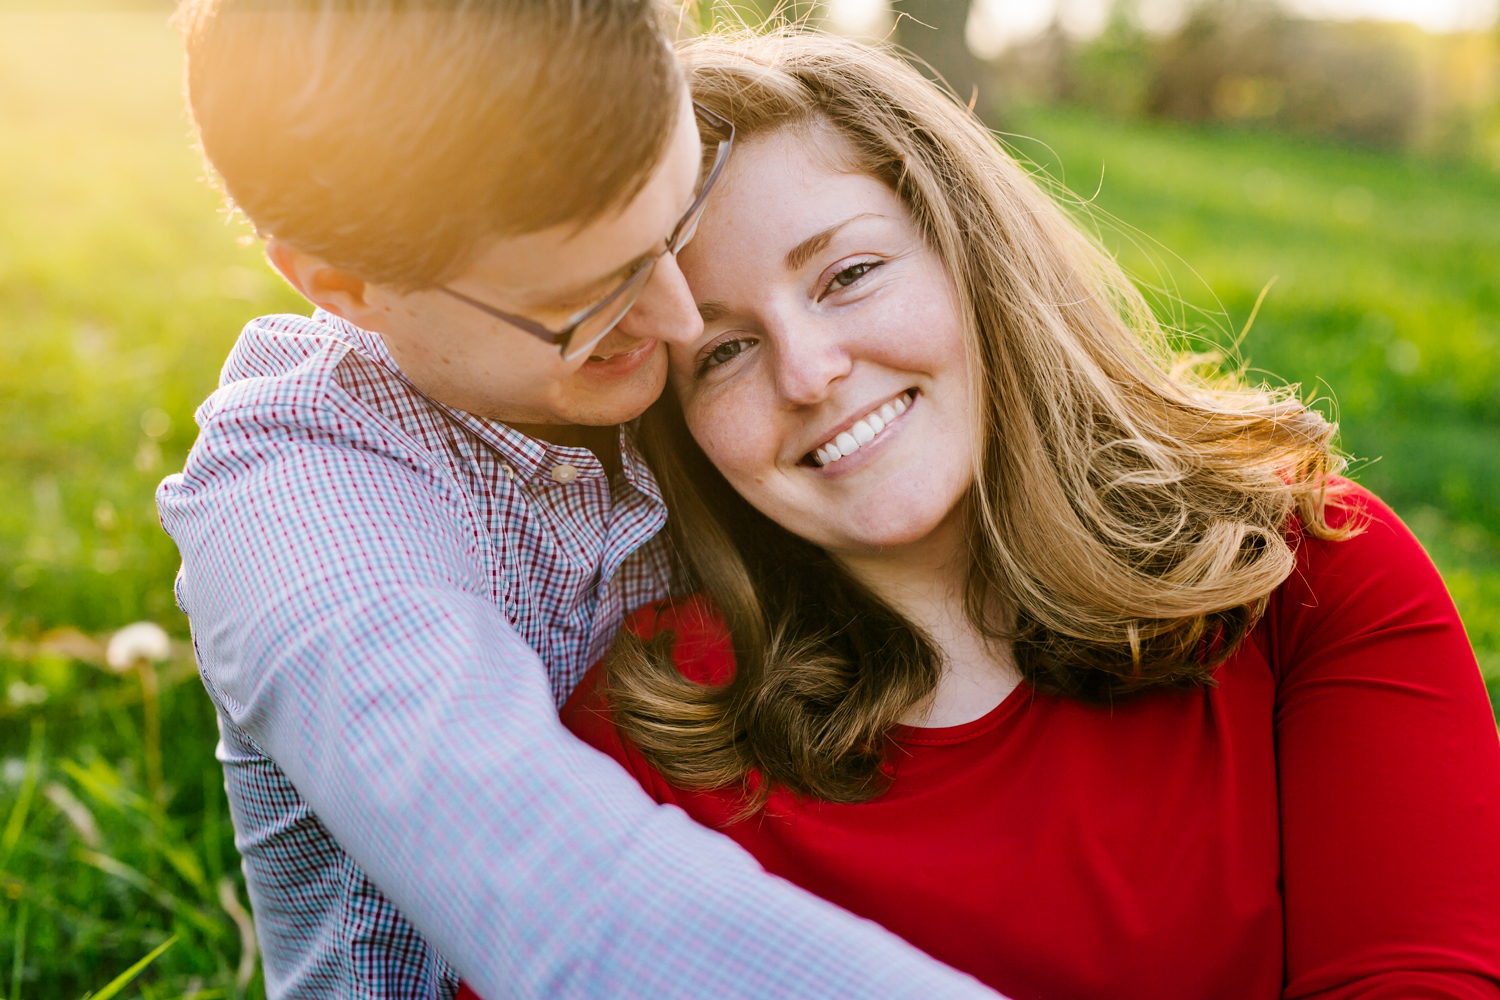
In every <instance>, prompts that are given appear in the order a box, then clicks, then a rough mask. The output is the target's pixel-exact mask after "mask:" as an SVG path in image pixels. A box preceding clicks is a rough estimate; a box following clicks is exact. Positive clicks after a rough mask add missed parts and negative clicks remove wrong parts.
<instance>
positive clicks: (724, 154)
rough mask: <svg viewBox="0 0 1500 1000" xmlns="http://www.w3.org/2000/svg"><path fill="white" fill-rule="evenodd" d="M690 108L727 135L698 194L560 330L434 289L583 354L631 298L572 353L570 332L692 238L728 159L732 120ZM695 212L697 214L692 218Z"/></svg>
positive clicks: (444, 288)
mask: <svg viewBox="0 0 1500 1000" xmlns="http://www.w3.org/2000/svg"><path fill="white" fill-rule="evenodd" d="M693 110H694V111H695V112H697V113H698V114H699V115H701V116H702V117H703V118H704V119H705V120H706V121H707V122H708V124H709V125H710V126H711V127H713V128H717V129H720V130H723V129H728V131H729V135H728V137H727V138H724V139H720V140H719V145H718V149H717V150H716V152H715V153H714V163H713V166H712V167H711V168H710V169H709V172H708V177H707V178H706V179H705V180H704V181H703V186H702V187H701V188H699V190H698V197H696V198H694V199H693V203H692V205H690V206H688V210H687V211H686V212H684V213H682V217H681V218H680V219H678V220H677V225H675V226H673V227H672V233H671V235H670V236H668V237H667V243H666V246H665V247H664V248H663V249H662V250H661V252H660V253H656V254H653V255H652V256H651V257H649V258H648V259H646V260H643V261H641V262H640V263H639V264H637V265H636V266H635V267H633V268H631V270H630V273H629V274H627V275H626V276H625V280H624V281H622V282H620V284H619V286H618V287H617V288H615V290H614V291H612V292H610V293H609V294H608V295H606V296H605V297H604V298H602V299H600V300H599V301H598V302H595V303H594V304H593V305H591V306H588V307H586V308H584V309H582V310H580V311H579V312H576V313H574V314H573V315H572V316H570V317H568V321H567V325H565V326H564V327H563V328H562V329H561V330H552V329H549V328H548V327H545V326H543V325H542V324H541V323H538V322H536V321H535V320H531V319H527V318H526V317H525V316H517V315H515V314H513V313H508V312H505V311H504V310H501V309H496V308H495V307H494V306H492V305H488V304H486V303H484V302H481V301H479V300H478V299H475V298H471V297H469V296H467V295H465V294H464V293H463V292H460V291H456V290H454V289H452V288H449V287H448V286H447V285H439V286H438V287H437V290H438V291H440V292H443V293H445V294H447V295H449V296H452V297H453V298H455V299H457V300H459V301H460V302H463V303H466V304H467V305H470V306H473V307H474V308H475V309H478V310H480V311H481V312H483V313H487V314H488V315H490V316H493V317H495V318H496V319H501V320H504V321H505V322H507V323H509V324H510V325H511V326H514V327H515V328H517V329H518V330H521V331H523V332H525V333H529V334H531V335H532V336H533V337H535V338H537V339H538V340H540V341H542V342H543V343H546V344H554V345H556V346H557V349H558V351H559V352H560V353H561V354H562V357H563V360H564V361H573V360H575V359H577V358H578V357H579V356H580V355H582V354H583V352H584V351H586V350H588V349H589V348H591V347H593V346H594V345H595V344H597V343H599V341H601V340H603V339H604V338H605V337H607V336H608V335H609V333H610V331H611V330H613V329H614V328H615V327H616V326H618V325H619V323H620V320H622V319H624V318H625V316H626V314H627V313H629V312H630V310H631V309H633V308H635V302H633V301H632V302H631V303H630V305H628V306H626V307H625V308H624V309H622V310H621V311H620V315H619V316H616V317H615V321H614V322H613V323H611V324H610V325H609V326H607V327H605V328H604V329H603V330H602V331H600V332H599V335H598V336H596V337H594V338H592V339H591V340H590V341H589V342H588V343H587V344H582V345H580V346H579V347H578V349H577V350H576V351H575V352H574V353H572V354H569V352H568V349H569V347H571V346H572V341H573V335H574V334H575V333H577V332H578V328H579V327H581V326H583V324H585V323H587V322H588V321H589V320H591V319H593V318H594V317H595V316H597V315H599V313H601V312H603V311H604V310H605V309H607V308H609V306H610V305H611V304H612V303H614V302H615V301H616V300H617V299H618V298H619V297H620V296H621V295H624V294H625V293H626V292H627V291H629V290H630V288H631V287H632V286H633V285H634V284H635V283H636V282H637V281H640V282H641V286H642V287H641V289H640V291H644V286H645V282H646V281H648V280H650V279H649V275H650V273H651V272H652V271H654V270H655V269H656V262H657V261H659V260H661V259H662V258H663V257H665V256H666V255H667V254H669V253H670V254H675V253H677V252H678V251H679V250H681V249H682V248H683V247H685V246H687V243H688V240H691V239H692V238H693V234H694V233H696V232H697V230H698V221H699V218H701V214H702V210H703V204H704V202H706V201H707V200H708V194H709V192H710V191H712V190H713V187H714V182H716V181H717V180H718V179H719V174H721V173H722V172H723V170H724V164H726V163H727V162H729V153H730V151H731V150H732V149H733V148H734V123H733V122H731V121H729V120H728V119H726V118H721V117H720V116H719V115H716V114H714V113H713V112H712V111H710V110H709V109H708V108H705V107H704V106H703V105H701V104H699V103H698V102H697V101H694V102H693ZM695 216H697V217H699V218H695ZM689 221H691V222H692V226H691V227H690V228H688V223H689ZM684 228H687V232H686V233H684V232H683V230H684ZM640 291H637V293H636V295H637V297H639V295H640Z"/></svg>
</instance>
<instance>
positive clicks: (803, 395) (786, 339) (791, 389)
mask: <svg viewBox="0 0 1500 1000" xmlns="http://www.w3.org/2000/svg"><path fill="white" fill-rule="evenodd" d="M768 332H769V333H770V335H771V338H772V349H773V353H774V355H775V365H774V372H775V377H776V390H777V394H778V395H779V396H780V397H781V399H782V401H783V402H784V403H786V404H789V405H792V406H811V405H814V404H817V403H821V402H822V401H823V400H824V399H825V398H827V396H828V394H829V392H831V391H832V390H833V388H834V386H835V385H836V384H837V383H838V382H839V380H840V379H842V378H844V377H845V376H846V375H848V374H849V370H850V368H851V367H852V366H853V359H852V358H851V357H850V355H849V352H848V350H847V349H846V345H845V344H844V343H843V342H842V340H841V339H840V338H839V336H838V335H837V332H836V331H832V330H828V329H826V328H825V327H824V325H823V324H821V323H819V322H818V321H817V319H816V318H814V317H794V318H792V319H790V320H788V321H785V322H782V323H775V324H772V325H771V327H770V329H769V330H768Z"/></svg>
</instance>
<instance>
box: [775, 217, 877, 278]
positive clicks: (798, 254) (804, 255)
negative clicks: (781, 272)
mask: <svg viewBox="0 0 1500 1000" xmlns="http://www.w3.org/2000/svg"><path fill="white" fill-rule="evenodd" d="M868 218H884V216H878V215H877V213H875V212H861V213H859V214H858V215H851V216H849V218H847V219H845V220H844V221H843V222H835V223H834V224H833V225H831V226H829V227H828V228H827V229H824V230H822V231H821V232H816V233H813V234H812V235H811V236H809V237H808V238H807V239H805V240H803V241H802V242H801V243H798V244H797V245H796V246H794V247H792V248H791V249H790V250H788V251H787V252H786V269H787V270H788V271H800V270H801V269H802V265H804V264H806V263H807V262H808V261H810V260H812V258H813V255H814V254H817V253H818V252H820V251H822V250H825V249H827V247H828V244H830V243H832V242H833V238H834V237H835V236H837V235H838V231H839V230H840V229H843V228H844V227H845V226H847V225H848V224H849V223H851V222H854V221H855V220H857V219H868Z"/></svg>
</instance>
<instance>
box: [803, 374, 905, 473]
mask: <svg viewBox="0 0 1500 1000" xmlns="http://www.w3.org/2000/svg"><path fill="white" fill-rule="evenodd" d="M910 396H911V390H909V389H908V390H907V391H906V392H903V393H902V394H901V395H899V396H897V397H896V398H895V399H893V400H891V401H890V402H889V403H886V404H885V405H884V406H882V407H881V408H880V409H878V410H872V411H871V412H869V413H867V414H865V415H864V416H863V417H861V418H860V419H858V420H856V421H855V422H854V426H853V427H851V428H849V429H848V430H847V431H844V432H843V433H841V434H840V435H839V436H838V437H836V438H834V439H833V440H832V441H829V442H828V443H827V444H824V445H823V446H821V447H820V448H818V449H817V450H816V451H814V452H813V461H814V463H816V464H817V465H818V466H820V467H821V466H824V465H832V464H833V463H834V462H837V461H838V460H839V459H841V458H843V457H844V456H845V455H852V454H854V453H855V452H856V451H859V449H860V448H862V447H864V446H865V445H867V444H869V443H870V442H871V441H874V440H875V438H876V437H877V436H878V435H879V434H880V432H881V431H883V430H885V428H886V425H887V424H889V423H890V422H891V421H892V420H895V419H896V418H897V417H899V416H901V414H903V413H905V412H906V408H907V406H908V405H909V397H910Z"/></svg>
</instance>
